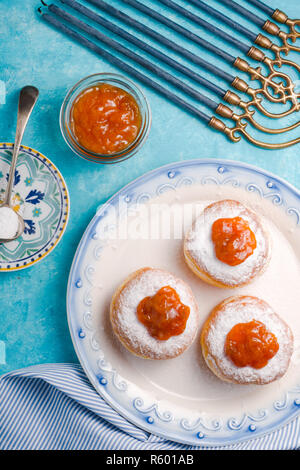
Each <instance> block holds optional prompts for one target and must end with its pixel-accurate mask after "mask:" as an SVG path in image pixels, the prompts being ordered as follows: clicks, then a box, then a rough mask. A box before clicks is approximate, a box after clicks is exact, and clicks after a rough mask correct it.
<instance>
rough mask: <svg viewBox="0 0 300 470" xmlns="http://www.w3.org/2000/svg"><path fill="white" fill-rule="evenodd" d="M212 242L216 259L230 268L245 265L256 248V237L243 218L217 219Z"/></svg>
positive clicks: (213, 226)
mask: <svg viewBox="0 0 300 470" xmlns="http://www.w3.org/2000/svg"><path fill="white" fill-rule="evenodd" d="M212 241H213V243H214V246H215V253H216V257H217V258H218V259H219V260H220V261H222V262H223V263H226V264H229V265H230V266H236V265H238V264H241V263H243V261H245V260H246V259H247V258H248V257H249V256H250V255H252V254H253V252H254V250H255V248H256V238H255V235H254V233H253V232H252V230H251V229H250V227H249V224H248V222H247V221H246V220H244V219H242V218H241V217H234V218H227V219H225V218H224V219H217V220H216V221H215V222H214V223H213V225H212Z"/></svg>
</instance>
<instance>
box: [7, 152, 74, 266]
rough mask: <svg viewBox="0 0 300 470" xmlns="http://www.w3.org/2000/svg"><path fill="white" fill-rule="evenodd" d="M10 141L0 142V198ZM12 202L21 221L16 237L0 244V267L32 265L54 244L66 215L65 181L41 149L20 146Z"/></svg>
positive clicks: (63, 226)
mask: <svg viewBox="0 0 300 470" xmlns="http://www.w3.org/2000/svg"><path fill="white" fill-rule="evenodd" d="M12 149H13V144H11V143H1V144H0V202H1V196H2V197H3V195H4V192H5V188H6V184H7V179H8V172H9V166H10V162H11V158H12ZM12 202H13V206H14V209H15V210H16V211H17V212H19V213H20V214H21V215H22V216H23V218H24V222H25V230H24V233H23V235H22V236H21V237H19V238H18V239H17V240H15V241H12V242H9V243H2V244H0V271H14V270H20V269H24V268H28V267H29V266H32V265H33V264H34V263H37V262H38V261H40V260H42V259H43V258H45V256H47V255H48V254H49V253H51V251H52V250H53V249H54V248H55V247H56V246H57V244H58V242H59V241H60V240H61V238H62V236H63V233H64V231H65V229H66V226H67V222H68V217H69V208H70V203H69V195H68V189H67V186H66V183H65V181H64V179H63V177H62V175H61V173H60V172H59V171H58V169H57V168H56V167H55V166H54V165H53V163H52V162H51V161H50V160H49V159H48V158H46V157H45V156H44V155H42V154H41V153H39V152H37V151H36V150H33V149H31V148H28V147H24V146H21V149H20V153H19V156H18V162H17V167H16V172H15V180H14V187H13V197H12Z"/></svg>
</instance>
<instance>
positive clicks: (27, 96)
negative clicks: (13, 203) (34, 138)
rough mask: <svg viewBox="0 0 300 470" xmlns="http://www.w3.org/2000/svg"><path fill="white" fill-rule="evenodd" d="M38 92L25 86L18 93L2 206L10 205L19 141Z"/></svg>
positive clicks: (31, 87)
mask: <svg viewBox="0 0 300 470" xmlns="http://www.w3.org/2000/svg"><path fill="white" fill-rule="evenodd" d="M38 96H39V91H38V89H37V88H35V87H33V86H25V87H24V88H22V90H21V91H20V96H19V105H18V117H17V129H16V138H15V143H14V150H13V156H12V160H11V165H10V170H9V176H8V183H7V187H6V191H5V196H4V201H3V203H4V204H8V205H10V199H11V193H12V188H13V185H14V177H15V170H16V165H17V158H18V154H19V150H20V145H21V141H22V138H23V134H24V131H25V127H26V125H27V122H28V119H29V116H30V114H31V111H32V110H33V107H34V105H35V103H36V101H37V99H38Z"/></svg>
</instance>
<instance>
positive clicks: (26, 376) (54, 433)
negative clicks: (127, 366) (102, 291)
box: [0, 364, 300, 450]
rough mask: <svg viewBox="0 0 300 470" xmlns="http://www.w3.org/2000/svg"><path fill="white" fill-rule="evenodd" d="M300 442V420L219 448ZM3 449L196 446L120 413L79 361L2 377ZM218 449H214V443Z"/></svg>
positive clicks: (0, 430)
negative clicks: (168, 438)
mask: <svg viewBox="0 0 300 470" xmlns="http://www.w3.org/2000/svg"><path fill="white" fill-rule="evenodd" d="M299 447H300V426H299V419H295V420H293V421H292V422H290V423H289V424H288V425H286V426H284V427H282V428H280V429H279V430H277V431H275V432H273V433H271V434H268V435H266V436H264V437H261V438H257V439H252V440H250V441H246V442H242V443H240V444H235V445H232V446H226V447H216V448H214V449H236V450H241V449H253V450H254V449H255V450H256V449H264V450H271V449H272V450H273V449H274V450H275V449H276V450H284V449H297V448H299ZM0 449H1V450H4V449H17V450H22V449H23V450H29V449H36V450H38V449H53V450H54V449H57V450H83V449H84V450H92V449H98V450H118V449H122V450H124V449H127V450H128V449H130V450H135V449H137V450H139V449H140V450H168V449H170V450H172V449H178V450H185V449H186V450H191V449H199V450H201V449H205V447H193V446H187V445H183V444H178V443H175V442H170V441H166V440H164V439H162V438H159V437H157V436H154V435H152V434H149V433H147V432H145V431H143V430H141V429H139V428H137V427H136V426H134V425H133V424H131V423H129V422H128V421H127V420H126V419H124V418H122V417H121V416H120V415H119V414H118V413H116V412H115V411H114V410H113V409H112V408H111V407H110V406H109V405H108V404H107V403H106V402H105V401H104V400H103V399H102V398H101V397H100V396H99V395H98V393H97V392H96V391H95V389H94V388H93V386H92V385H91V384H90V382H89V380H88V378H87V377H86V375H85V373H84V371H83V370H82V368H81V367H80V365H78V364H43V365H38V366H33V367H28V368H26V369H21V370H17V371H13V372H10V373H8V374H5V375H3V376H1V377H0ZM209 449H212V448H209Z"/></svg>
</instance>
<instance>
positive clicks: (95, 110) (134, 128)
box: [71, 83, 142, 155]
mask: <svg viewBox="0 0 300 470" xmlns="http://www.w3.org/2000/svg"><path fill="white" fill-rule="evenodd" d="M141 122H142V120H141V113H140V109H139V106H138V104H137V102H136V100H135V99H134V97H133V96H132V95H130V94H129V93H127V92H126V91H124V90H122V89H121V88H118V87H116V86H113V85H109V84H107V83H103V84H101V83H100V84H98V85H97V86H93V87H90V88H87V89H86V90H84V91H83V92H82V93H80V94H79V96H78V97H77V98H76V100H75V101H74V103H73V105H72V109H71V129H72V132H73V134H74V136H75V138H76V140H77V142H78V143H79V144H80V145H81V146H82V147H84V148H85V149H86V150H89V151H91V152H94V153H99V154H102V155H111V154H114V153H116V152H121V151H122V150H124V149H125V148H127V147H129V145H130V144H131V143H132V142H133V141H134V140H135V138H136V137H137V135H138V133H139V130H140V127H141Z"/></svg>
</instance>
